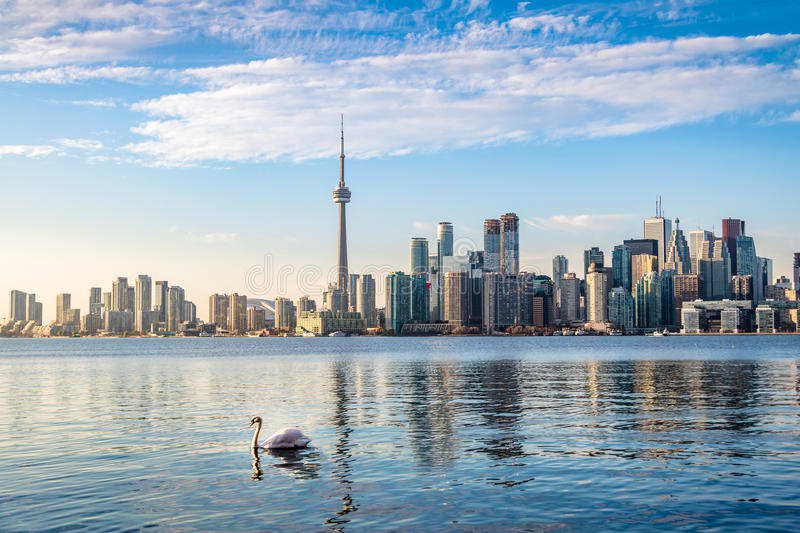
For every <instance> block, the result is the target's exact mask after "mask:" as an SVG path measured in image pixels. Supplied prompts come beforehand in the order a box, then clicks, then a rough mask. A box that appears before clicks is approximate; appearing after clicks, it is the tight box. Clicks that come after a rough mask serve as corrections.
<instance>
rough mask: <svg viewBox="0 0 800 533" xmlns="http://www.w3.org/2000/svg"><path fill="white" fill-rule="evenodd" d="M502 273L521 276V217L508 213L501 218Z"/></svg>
mask: <svg viewBox="0 0 800 533" xmlns="http://www.w3.org/2000/svg"><path fill="white" fill-rule="evenodd" d="M500 248H501V250H502V253H501V256H500V271H501V272H502V273H503V274H506V275H511V276H516V275H517V274H519V217H518V216H517V215H516V214H515V213H506V214H505V215H503V216H501V217H500Z"/></svg>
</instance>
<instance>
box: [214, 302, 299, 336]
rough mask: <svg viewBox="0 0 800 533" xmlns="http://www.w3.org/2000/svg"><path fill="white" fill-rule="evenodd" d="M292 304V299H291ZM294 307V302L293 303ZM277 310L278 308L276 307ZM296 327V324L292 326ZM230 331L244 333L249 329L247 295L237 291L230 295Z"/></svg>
mask: <svg viewBox="0 0 800 533" xmlns="http://www.w3.org/2000/svg"><path fill="white" fill-rule="evenodd" d="M289 303H290V304H291V300H289ZM292 309H294V304H292ZM276 311H277V308H276ZM290 327H291V328H294V326H290ZM228 331H231V332H236V333H244V332H245V331H247V296H245V295H243V294H242V295H239V294H236V293H233V294H231V295H230V296H228Z"/></svg>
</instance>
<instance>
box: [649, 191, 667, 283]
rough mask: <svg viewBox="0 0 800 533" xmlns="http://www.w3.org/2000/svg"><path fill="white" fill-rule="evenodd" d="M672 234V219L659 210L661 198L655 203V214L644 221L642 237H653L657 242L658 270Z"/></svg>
mask: <svg viewBox="0 0 800 533" xmlns="http://www.w3.org/2000/svg"><path fill="white" fill-rule="evenodd" d="M671 234H672V221H671V220H669V219H667V218H664V216H663V212H662V211H661V198H659V200H658V203H657V204H656V216H655V217H653V218H648V219H646V220H645V221H644V238H645V239H655V240H656V241H657V242H658V250H657V251H658V253H657V255H658V270H659V271H661V270H663V269H664V263H665V262H666V259H667V241H668V240H669V237H670V235H671Z"/></svg>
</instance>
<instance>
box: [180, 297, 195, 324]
mask: <svg viewBox="0 0 800 533" xmlns="http://www.w3.org/2000/svg"><path fill="white" fill-rule="evenodd" d="M183 321H184V322H197V306H196V305H195V304H194V302H190V301H189V300H185V301H184V302H183Z"/></svg>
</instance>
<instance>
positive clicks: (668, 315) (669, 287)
mask: <svg viewBox="0 0 800 533" xmlns="http://www.w3.org/2000/svg"><path fill="white" fill-rule="evenodd" d="M659 277H660V278H661V323H660V325H661V326H669V327H672V326H674V325H675V271H673V270H663V271H662V272H661V274H659Z"/></svg>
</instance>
